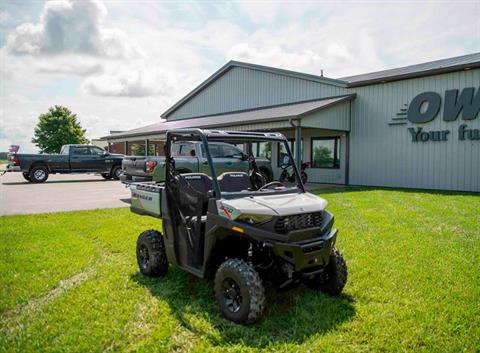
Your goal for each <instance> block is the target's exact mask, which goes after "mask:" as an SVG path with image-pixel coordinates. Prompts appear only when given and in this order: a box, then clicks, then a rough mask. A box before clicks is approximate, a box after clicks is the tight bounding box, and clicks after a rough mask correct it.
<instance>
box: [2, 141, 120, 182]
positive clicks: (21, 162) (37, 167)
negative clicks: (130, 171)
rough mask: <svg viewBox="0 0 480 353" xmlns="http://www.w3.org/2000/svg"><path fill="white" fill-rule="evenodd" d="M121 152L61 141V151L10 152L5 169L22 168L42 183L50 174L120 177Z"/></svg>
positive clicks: (29, 175) (26, 175) (27, 178)
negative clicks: (45, 152) (56, 152)
mask: <svg viewBox="0 0 480 353" xmlns="http://www.w3.org/2000/svg"><path fill="white" fill-rule="evenodd" d="M122 159H123V155H119V154H112V153H109V152H107V151H105V150H103V149H101V148H100V147H97V146H93V145H64V146H63V147H62V149H61V150H60V154H25V153H10V154H9V164H8V165H7V172H21V173H22V174H23V177H24V178H25V180H27V181H30V182H32V183H43V182H45V181H46V180H47V179H48V176H49V175H50V174H56V173H60V174H69V173H98V174H100V175H101V176H102V177H103V178H105V179H112V178H113V179H116V180H118V179H119V178H120V174H121V173H122Z"/></svg>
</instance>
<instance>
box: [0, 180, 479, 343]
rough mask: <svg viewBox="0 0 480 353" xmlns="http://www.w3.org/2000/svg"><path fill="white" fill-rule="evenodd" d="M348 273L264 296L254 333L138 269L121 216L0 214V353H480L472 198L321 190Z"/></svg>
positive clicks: (201, 284)
mask: <svg viewBox="0 0 480 353" xmlns="http://www.w3.org/2000/svg"><path fill="white" fill-rule="evenodd" d="M321 194H322V196H323V197H325V198H326V199H327V200H328V201H329V209H330V210H331V211H332V212H333V213H334V214H335V216H336V227H338V228H339V230H340V233H339V238H338V241H337V247H338V248H339V249H341V251H342V252H343V254H344V256H345V258H346V259H347V262H348V268H349V278H348V283H347V286H346V287H345V290H344V294H343V295H342V296H340V297H337V298H332V297H328V296H326V295H323V294H322V293H316V292H313V291H311V290H309V289H307V288H306V287H304V286H300V287H298V288H295V289H293V290H290V291H286V292H280V293H277V292H275V291H274V290H273V289H272V288H268V291H267V295H268V302H267V310H266V313H265V318H264V319H263V320H262V321H261V322H260V323H258V324H256V325H254V326H251V327H243V326H238V325H235V324H233V323H230V322H227V321H226V320H224V319H223V318H222V317H221V315H220V314H219V312H218V310H217V306H216V302H215V300H214V295H213V287H212V283H211V282H208V281H202V280H198V279H195V278H194V277H192V276H190V275H188V274H185V273H183V272H182V271H180V270H178V269H177V268H174V267H170V269H169V273H168V275H167V277H166V278H164V279H150V278H146V277H144V276H142V275H140V274H139V273H138V269H137V265H136V261H135V241H136V237H137V235H138V234H139V233H140V232H141V231H143V230H145V229H149V228H157V229H160V222H159V221H157V220H155V219H153V218H149V217H141V216H137V215H134V214H131V213H130V212H129V210H128V209H111V210H97V211H84V212H69V213H57V214H43V215H32V216H8V217H2V218H0V255H1V259H2V261H1V262H0V350H1V351H7V352H14V351H15V352H43V351H59V352H65V351H69V352H75V351H78V352H100V351H102V352H103V351H144V352H156V351H158V352H170V351H175V352H190V351H215V352H238V351H248V352H254V351H260V350H263V351H267V352H272V351H278V352H352V351H395V352H397V351H411V352H418V351H429V352H430V351H434V352H435V351H436V352H461V351H466V352H478V351H479V347H480V345H479V337H480V319H479V318H480V265H479V264H480V196H478V195H469V194H455V193H433V192H432V193H429V192H422V191H405V190H375V189H361V188H349V189H345V190H342V192H336V191H335V190H333V191H328V190H327V191H324V192H322V193H321Z"/></svg>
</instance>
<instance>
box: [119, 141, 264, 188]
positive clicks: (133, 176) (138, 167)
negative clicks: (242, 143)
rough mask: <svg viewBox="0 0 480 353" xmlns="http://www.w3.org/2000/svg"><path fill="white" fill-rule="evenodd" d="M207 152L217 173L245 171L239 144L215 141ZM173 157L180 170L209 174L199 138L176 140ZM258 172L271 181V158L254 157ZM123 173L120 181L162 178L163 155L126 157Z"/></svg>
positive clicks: (246, 159)
mask: <svg viewBox="0 0 480 353" xmlns="http://www.w3.org/2000/svg"><path fill="white" fill-rule="evenodd" d="M210 153H211V156H212V159H213V164H214V166H215V170H216V173H217V174H218V175H220V174H222V173H224V172H227V171H230V172H231V171H239V172H245V171H247V170H248V168H249V165H248V156H247V155H246V154H245V153H244V152H243V151H242V149H240V148H239V147H237V146H235V145H233V144H228V143H223V142H215V143H211V144H210ZM172 157H174V159H175V165H176V168H177V170H178V171H180V172H181V173H206V174H210V171H209V168H208V164H207V159H206V158H205V152H204V150H203V147H202V143H201V142H198V141H195V142H194V141H177V142H174V143H173V144H172ZM255 161H256V163H257V166H258V169H259V171H260V172H261V173H262V174H263V176H264V177H265V179H266V180H267V182H270V181H272V180H273V172H272V166H271V163H270V160H268V159H267V158H261V157H256V158H255ZM122 169H123V173H122V175H121V177H120V180H121V181H122V182H123V183H125V184H130V183H133V182H143V181H164V180H165V157H163V156H157V157H155V156H146V157H139V156H126V157H125V158H124V159H123V162H122Z"/></svg>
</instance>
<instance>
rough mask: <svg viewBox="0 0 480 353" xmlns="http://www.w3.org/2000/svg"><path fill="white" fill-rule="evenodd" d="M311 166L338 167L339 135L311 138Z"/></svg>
mask: <svg viewBox="0 0 480 353" xmlns="http://www.w3.org/2000/svg"><path fill="white" fill-rule="evenodd" d="M311 147H312V150H311V151H312V159H311V163H310V166H311V167H312V168H334V169H338V168H340V137H315V138H312V146H311Z"/></svg>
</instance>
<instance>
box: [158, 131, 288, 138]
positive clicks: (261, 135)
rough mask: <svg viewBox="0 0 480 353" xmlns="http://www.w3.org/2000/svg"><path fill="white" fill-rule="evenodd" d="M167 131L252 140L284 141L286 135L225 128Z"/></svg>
mask: <svg viewBox="0 0 480 353" xmlns="http://www.w3.org/2000/svg"><path fill="white" fill-rule="evenodd" d="M167 133H172V134H180V135H184V134H185V135H188V134H195V135H200V136H205V137H207V138H209V139H225V138H231V139H235V138H248V139H252V140H272V141H283V140H285V136H284V135H283V134H281V133H278V132H251V131H248V132H243V131H225V130H203V129H195V128H192V129H173V130H169V131H168V132H167Z"/></svg>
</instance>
